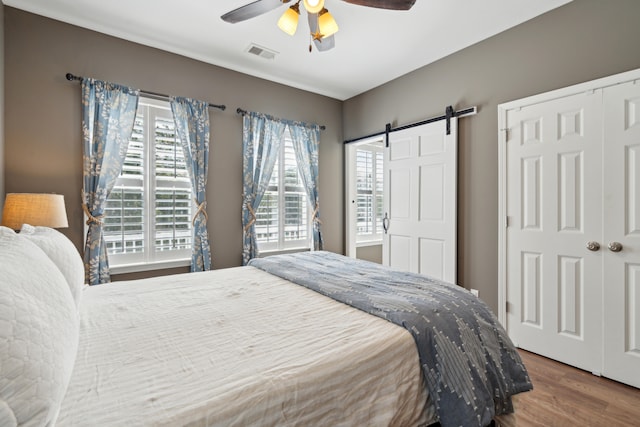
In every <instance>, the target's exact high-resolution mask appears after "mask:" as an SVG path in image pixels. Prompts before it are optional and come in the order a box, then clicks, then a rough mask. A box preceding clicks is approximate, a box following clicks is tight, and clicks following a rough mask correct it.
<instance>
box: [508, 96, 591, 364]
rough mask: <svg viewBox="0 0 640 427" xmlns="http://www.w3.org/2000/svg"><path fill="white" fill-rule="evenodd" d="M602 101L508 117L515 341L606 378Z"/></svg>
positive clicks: (570, 101) (581, 99) (546, 106)
mask: <svg viewBox="0 0 640 427" xmlns="http://www.w3.org/2000/svg"><path fill="white" fill-rule="evenodd" d="M601 93H602V92H601V91H599V90H598V91H595V92H594V91H591V92H589V93H584V92H583V93H580V94H577V95H572V96H566V97H562V98H559V99H553V100H551V101H545V102H539V103H536V104H533V105H528V106H524V107H522V108H514V109H510V110H508V111H507V116H506V128H507V137H506V144H507V145H506V162H507V164H506V174H507V176H506V178H507V181H506V187H507V188H506V192H507V199H506V213H507V217H508V226H507V228H506V281H507V325H508V331H509V335H510V336H511V338H512V339H513V341H514V342H515V343H516V345H518V346H519V347H521V348H523V349H526V350H530V351H533V352H535V353H538V354H542V355H544V356H547V357H551V358H553V359H556V360H559V361H562V362H565V363H567V364H570V365H573V366H577V367H580V368H582V369H586V370H589V371H592V372H600V370H601V369H602V350H601V348H602V249H599V248H598V247H597V244H598V242H600V239H601V236H602V181H601V176H602V144H601V139H602V124H601V123H602V118H601V114H602V109H601V108H602V95H601ZM589 242H593V243H592V244H589Z"/></svg>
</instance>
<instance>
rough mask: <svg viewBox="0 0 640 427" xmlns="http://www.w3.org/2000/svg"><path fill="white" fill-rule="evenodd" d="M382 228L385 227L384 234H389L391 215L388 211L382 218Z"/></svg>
mask: <svg viewBox="0 0 640 427" xmlns="http://www.w3.org/2000/svg"><path fill="white" fill-rule="evenodd" d="M382 228H383V229H384V234H387V232H388V231H389V216H388V215H387V213H386V212H385V213H384V218H382Z"/></svg>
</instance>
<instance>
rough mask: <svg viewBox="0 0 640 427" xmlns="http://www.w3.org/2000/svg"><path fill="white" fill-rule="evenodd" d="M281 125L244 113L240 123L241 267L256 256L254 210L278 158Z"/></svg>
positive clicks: (278, 121)
mask: <svg viewBox="0 0 640 427" xmlns="http://www.w3.org/2000/svg"><path fill="white" fill-rule="evenodd" d="M284 128H285V124H284V123H283V122H282V121H280V120H275V119H273V118H271V117H269V116H266V115H264V114H259V113H253V112H249V113H246V114H245V115H244V117H243V120H242V188H243V196H242V228H243V244H242V264H243V265H246V264H247V263H248V262H249V260H251V259H252V258H255V257H257V256H258V244H257V242H256V230H255V222H256V210H257V209H258V206H260V202H261V201H262V196H264V192H265V190H266V189H267V185H268V184H269V179H271V173H272V172H273V167H274V165H275V162H276V159H277V158H278V150H279V148H280V142H281V141H282V136H283V134H284Z"/></svg>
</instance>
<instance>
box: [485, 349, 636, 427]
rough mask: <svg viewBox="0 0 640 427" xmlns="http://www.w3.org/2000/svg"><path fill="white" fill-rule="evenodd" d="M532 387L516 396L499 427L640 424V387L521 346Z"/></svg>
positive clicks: (498, 418) (499, 422)
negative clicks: (528, 350) (598, 375)
mask: <svg viewBox="0 0 640 427" xmlns="http://www.w3.org/2000/svg"><path fill="white" fill-rule="evenodd" d="M520 354H521V356H522V360H523V361H524V364H525V366H526V367H527V370H528V371H529V376H530V377H531V381H532V382H533V391H530V392H526V393H521V394H519V395H517V396H514V405H515V409H516V410H515V413H514V414H509V415H502V416H500V417H497V418H496V420H495V425H496V426H500V427H513V426H518V427H528V426H540V427H542V426H544V427H555V426H558V427H566V426H580V427H583V426H584V427H591V426H594V427H595V426H607V427H609V426H611V427H627V426H633V427H640V390H639V389H636V388H633V387H629V386H626V385H624V384H620V383H617V382H615V381H611V380H608V379H606V378H600V377H596V376H595V375H592V374H591V373H590V372H585V371H582V370H580V369H576V368H573V367H571V366H568V365H565V364H563V363H560V362H556V361H554V360H551V359H547V358H544V357H542V356H538V355H536V354H533V353H529V352H527V351H524V350H520Z"/></svg>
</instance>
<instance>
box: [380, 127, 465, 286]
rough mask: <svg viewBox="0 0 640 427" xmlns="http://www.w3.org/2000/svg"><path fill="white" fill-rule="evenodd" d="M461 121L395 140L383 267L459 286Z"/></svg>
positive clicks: (387, 169)
mask: <svg viewBox="0 0 640 427" xmlns="http://www.w3.org/2000/svg"><path fill="white" fill-rule="evenodd" d="M457 129H458V126H457V119H456V118H452V119H451V124H450V134H449V135H447V134H446V122H445V121H444V120H441V121H437V122H433V123H428V124H425V125H421V126H416V127H412V128H408V129H404V130H400V131H396V132H392V133H390V134H389V147H388V148H386V149H385V160H384V177H385V179H384V187H385V189H384V194H385V199H384V200H385V202H384V216H385V219H384V226H385V229H386V233H385V234H384V236H383V250H382V252H383V264H385V265H389V266H391V267H394V268H398V269H400V270H404V271H411V272H416V273H422V274H426V275H429V276H432V277H435V278H438V279H441V280H445V281H447V282H451V283H455V281H456V257H457V253H456V243H457V242H456V226H457V222H456V221H457V218H456V216H457V211H456V202H457V200H456V196H457V191H456V190H457V151H458V147H457V146H458V137H457Z"/></svg>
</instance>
